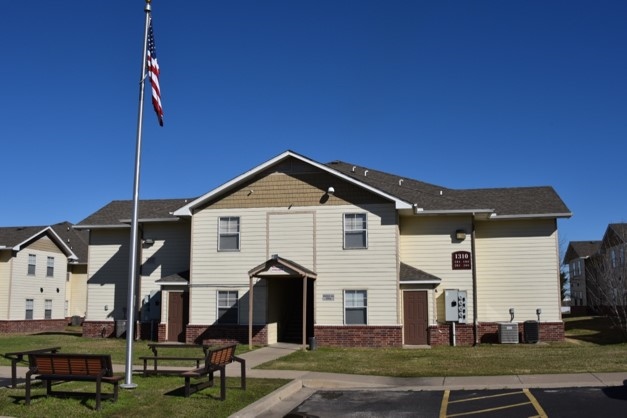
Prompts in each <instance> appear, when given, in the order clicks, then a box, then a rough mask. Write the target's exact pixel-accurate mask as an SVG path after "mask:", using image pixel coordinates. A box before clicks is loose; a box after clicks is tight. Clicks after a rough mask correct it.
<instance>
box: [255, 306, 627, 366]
mask: <svg viewBox="0 0 627 418" xmlns="http://www.w3.org/2000/svg"><path fill="white" fill-rule="evenodd" d="M565 324H566V325H565V330H566V340H565V341H564V342H559V343H542V342H540V343H538V344H481V345H479V346H476V347H433V348H431V349H400V348H392V349H367V348H364V349H354V348H350V349H341V348H319V349H317V350H315V351H298V352H295V353H293V354H291V355H289V356H287V357H283V358H281V359H278V360H275V361H273V362H270V363H266V364H264V365H262V366H261V367H260V368H263V369H279V370H310V371H317V372H332V373H349V374H367V375H378V376H397V377H428V376H490V375H512V374H546V373H585V372H627V343H625V342H624V341H623V340H622V336H621V334H620V333H619V332H617V331H616V330H615V329H613V328H612V327H611V325H610V324H609V321H607V319H606V318H599V317H578V318H566V319H565Z"/></svg>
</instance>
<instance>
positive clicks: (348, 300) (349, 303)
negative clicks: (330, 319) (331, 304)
mask: <svg viewBox="0 0 627 418" xmlns="http://www.w3.org/2000/svg"><path fill="white" fill-rule="evenodd" d="M344 323H345V324H346V325H366V324H367V323H368V291H367V290H345V291H344Z"/></svg>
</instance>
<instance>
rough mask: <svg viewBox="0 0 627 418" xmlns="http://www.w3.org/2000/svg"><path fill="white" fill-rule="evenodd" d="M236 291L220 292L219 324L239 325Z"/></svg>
mask: <svg viewBox="0 0 627 418" xmlns="http://www.w3.org/2000/svg"><path fill="white" fill-rule="evenodd" d="M237 296H238V295H237V291H236V290H219V291H218V323H219V324H237V323H238V318H239V309H238V303H237V301H238V297H237Z"/></svg>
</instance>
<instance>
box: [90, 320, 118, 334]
mask: <svg viewBox="0 0 627 418" xmlns="http://www.w3.org/2000/svg"><path fill="white" fill-rule="evenodd" d="M83 337H88V338H112V337H115V322H113V321H84V322H83Z"/></svg>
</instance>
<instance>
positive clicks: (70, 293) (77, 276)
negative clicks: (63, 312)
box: [65, 264, 87, 317]
mask: <svg viewBox="0 0 627 418" xmlns="http://www.w3.org/2000/svg"><path fill="white" fill-rule="evenodd" d="M69 277H70V279H69V280H68V282H67V286H66V288H67V294H66V296H65V297H66V298H67V300H68V311H67V316H69V317H72V316H75V315H76V316H80V317H84V316H85V313H86V311H87V265H86V264H81V265H75V266H72V268H71V270H70V273H69Z"/></svg>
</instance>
